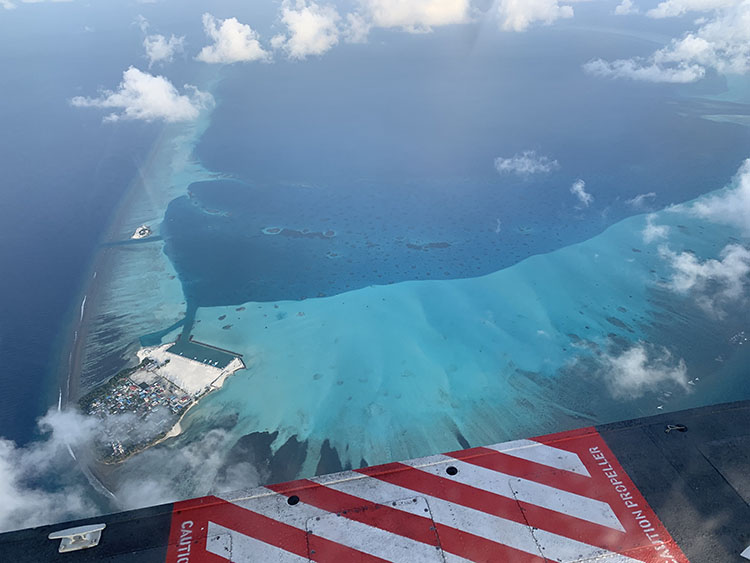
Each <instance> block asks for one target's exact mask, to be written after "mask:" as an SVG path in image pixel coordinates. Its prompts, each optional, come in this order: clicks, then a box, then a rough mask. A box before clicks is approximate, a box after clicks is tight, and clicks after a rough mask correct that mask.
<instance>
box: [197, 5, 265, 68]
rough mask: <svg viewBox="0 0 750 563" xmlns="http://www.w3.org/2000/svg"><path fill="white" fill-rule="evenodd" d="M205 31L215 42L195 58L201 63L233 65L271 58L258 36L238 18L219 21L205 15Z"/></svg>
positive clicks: (204, 48)
mask: <svg viewBox="0 0 750 563" xmlns="http://www.w3.org/2000/svg"><path fill="white" fill-rule="evenodd" d="M203 29H204V31H205V32H206V35H208V37H209V38H211V39H213V41H214V42H213V44H212V45H206V46H205V47H203V49H201V51H200V53H198V55H197V56H196V57H195V58H196V59H197V60H199V61H203V62H204V63H219V64H232V63H239V62H248V61H263V60H267V59H268V58H269V54H268V52H267V51H265V50H264V49H263V47H262V46H261V44H260V41H258V34H257V33H256V32H255V31H253V29H251V28H250V26H249V25H246V24H244V23H240V22H239V21H237V18H227V19H225V20H219V19H216V18H215V17H214V16H212V15H211V14H208V13H206V14H203Z"/></svg>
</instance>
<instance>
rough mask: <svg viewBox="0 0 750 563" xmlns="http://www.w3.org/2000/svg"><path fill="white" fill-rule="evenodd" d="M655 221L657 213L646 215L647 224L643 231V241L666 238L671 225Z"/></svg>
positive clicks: (649, 242)
mask: <svg viewBox="0 0 750 563" xmlns="http://www.w3.org/2000/svg"><path fill="white" fill-rule="evenodd" d="M654 221H656V215H654V214H653V213H652V214H650V215H648V216H647V217H646V226H645V227H644V228H643V231H642V232H641V235H642V236H643V242H645V243H646V244H651V243H652V242H655V241H657V240H662V239H665V238H667V236H668V235H669V227H667V226H666V225H657V224H656V223H654Z"/></svg>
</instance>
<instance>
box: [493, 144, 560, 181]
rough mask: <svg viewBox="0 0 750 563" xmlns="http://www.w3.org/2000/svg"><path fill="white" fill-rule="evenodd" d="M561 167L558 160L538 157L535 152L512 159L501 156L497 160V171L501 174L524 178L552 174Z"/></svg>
mask: <svg viewBox="0 0 750 563" xmlns="http://www.w3.org/2000/svg"><path fill="white" fill-rule="evenodd" d="M559 167H560V164H559V163H558V162H557V161H556V160H552V159H550V158H549V157H547V156H544V155H538V154H537V153H536V151H533V150H527V151H523V152H521V153H517V154H515V155H514V156H511V157H510V158H504V157H501V156H499V157H497V158H496V159H495V169H496V170H497V171H498V172H499V173H500V174H516V175H518V176H523V177H527V176H530V175H532V174H543V173H547V172H551V171H552V170H557V169H558V168H559Z"/></svg>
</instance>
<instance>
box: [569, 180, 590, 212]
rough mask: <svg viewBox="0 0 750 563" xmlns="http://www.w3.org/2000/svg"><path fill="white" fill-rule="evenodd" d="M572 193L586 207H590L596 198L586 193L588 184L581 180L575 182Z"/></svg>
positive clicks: (571, 188) (571, 189)
mask: <svg viewBox="0 0 750 563" xmlns="http://www.w3.org/2000/svg"><path fill="white" fill-rule="evenodd" d="M570 193H572V194H573V195H574V196H576V197H577V198H578V201H579V202H580V203H581V205H583V206H584V207H588V206H589V205H591V204H592V203H593V201H594V196H592V195H591V194H590V193H588V192H587V191H586V182H584V181H583V180H581V179H578V180H576V181H575V182H573V185H572V186H570Z"/></svg>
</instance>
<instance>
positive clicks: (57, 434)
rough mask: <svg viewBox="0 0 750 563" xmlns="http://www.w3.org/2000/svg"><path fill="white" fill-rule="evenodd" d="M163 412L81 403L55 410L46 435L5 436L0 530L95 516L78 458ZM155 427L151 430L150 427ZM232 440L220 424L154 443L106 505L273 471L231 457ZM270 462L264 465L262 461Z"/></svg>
mask: <svg viewBox="0 0 750 563" xmlns="http://www.w3.org/2000/svg"><path fill="white" fill-rule="evenodd" d="M159 418H160V417H159V416H158V415H152V416H151V417H148V418H146V419H141V418H136V417H135V415H132V414H124V415H108V416H107V417H105V418H104V419H99V418H96V417H91V416H84V415H82V414H80V413H78V412H76V411H61V412H59V411H56V410H50V412H48V413H47V415H45V416H44V417H43V418H42V419H40V421H39V428H40V430H41V432H42V436H41V438H40V439H38V440H36V441H34V442H31V443H29V444H28V445H26V446H23V447H20V446H17V445H16V444H15V443H13V442H11V441H9V440H5V439H2V438H0V531H8V530H14V529H19V528H25V527H31V526H38V525H43V524H52V523H55V522H60V521H65V520H72V519H77V518H84V517H89V516H94V515H96V514H98V513H99V512H100V510H101V509H102V505H101V501H100V500H99V501H97V502H95V499H96V498H97V497H96V493H94V491H93V489H92V488H91V487H90V486H89V485H88V483H87V481H86V480H85V479H84V478H83V476H82V474H81V470H80V468H79V467H78V466H77V464H78V461H77V460H75V459H74V458H73V457H72V456H71V452H74V453H75V454H76V455H77V457H78V460H81V461H83V460H82V458H84V457H87V456H88V455H89V454H90V452H91V449H92V448H95V447H97V445H101V444H106V443H107V442H108V441H109V440H112V439H118V440H119V439H125V438H126V437H125V435H124V433H125V432H128V433H129V432H132V431H133V429H135V430H140V431H141V432H142V433H144V434H148V433H149V432H153V428H154V426H153V425H154V424H156V422H155V420H157V419H159ZM150 435H153V434H150ZM233 440H234V437H232V436H231V435H230V434H229V433H227V432H226V431H224V430H219V429H214V430H210V431H209V432H207V433H205V434H204V435H203V436H202V437H201V438H200V439H198V440H195V441H191V442H190V443H189V444H187V445H185V446H183V447H177V446H175V445H171V446H170V447H155V448H151V449H149V450H147V451H145V452H143V453H141V454H138V455H137V456H136V457H135V458H131V459H130V460H128V461H125V462H124V463H123V465H121V466H120V467H119V468H118V472H117V473H118V475H119V476H118V478H117V482H115V483H109V484H108V485H109V486H110V487H111V488H112V492H113V493H114V499H113V500H111V503H112V504H111V505H110V506H109V508H108V510H111V511H117V510H128V509H135V508H142V507H145V506H153V505H155V504H159V503H165V502H172V501H176V500H179V499H183V498H190V497H195V496H201V495H206V494H212V493H218V492H222V491H232V490H238V489H243V488H250V487H256V486H258V485H260V484H261V483H263V482H265V481H266V479H268V477H269V472H268V470H267V468H263V469H258V468H256V467H255V466H254V465H253V464H252V463H250V462H249V461H248V460H240V461H237V462H234V463H227V462H226V460H225V459H224V458H223V456H222V454H221V453H220V452H225V451H227V450H228V449H229V448H230V446H231V442H232V441H233ZM264 467H265V466H264Z"/></svg>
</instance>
